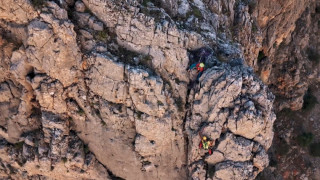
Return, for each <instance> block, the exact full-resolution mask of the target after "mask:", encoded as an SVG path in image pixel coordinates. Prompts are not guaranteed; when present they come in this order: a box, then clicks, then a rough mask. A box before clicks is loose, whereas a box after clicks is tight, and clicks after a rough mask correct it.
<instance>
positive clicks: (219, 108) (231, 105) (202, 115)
mask: <svg viewBox="0 0 320 180" xmlns="http://www.w3.org/2000/svg"><path fill="white" fill-rule="evenodd" d="M273 100H274V96H273V95H272V94H271V92H270V91H268V90H267V88H266V86H265V85H263V84H262V82H261V81H259V80H258V79H257V77H255V76H254V75H253V71H252V69H250V68H248V67H244V66H243V65H241V63H240V64H239V63H235V62H231V63H230V64H220V65H219V63H218V65H216V66H213V67H212V68H210V69H208V70H206V72H205V73H204V74H203V75H202V76H201V78H200V83H199V85H196V87H195V88H194V89H193V90H192V92H191V93H190V96H189V103H190V104H192V105H191V108H190V112H189V113H190V115H188V116H187V122H186V131H187V132H188V135H189V138H188V139H189V145H188V147H189V149H188V150H189V151H188V163H189V164H190V165H189V167H190V168H189V172H192V174H190V176H191V177H192V178H193V179H197V178H199V179H204V178H207V179H208V178H209V179H211V178H212V179H254V177H255V176H256V175H257V174H258V173H259V172H260V171H262V170H263V169H264V168H265V167H266V166H268V163H269V160H268V155H267V154H266V150H267V149H269V147H270V146H271V143H272V138H271V137H273V131H272V125H273V122H274V120H275V114H274V113H273V112H272V107H273V106H272V105H273ZM199 135H200V136H207V137H208V138H209V139H211V140H213V141H214V148H213V154H212V155H209V154H208V153H207V152H206V151H204V150H202V149H199V148H198V144H199V143H200V141H201V137H199ZM205 166H209V167H210V168H209V169H210V170H209V171H208V170H207V171H204V170H205V169H206V168H207V167H205Z"/></svg>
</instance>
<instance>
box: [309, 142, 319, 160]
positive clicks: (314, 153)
mask: <svg viewBox="0 0 320 180" xmlns="http://www.w3.org/2000/svg"><path fill="white" fill-rule="evenodd" d="M309 152H310V154H311V155H312V156H315V157H320V143H313V144H311V145H310V146H309Z"/></svg>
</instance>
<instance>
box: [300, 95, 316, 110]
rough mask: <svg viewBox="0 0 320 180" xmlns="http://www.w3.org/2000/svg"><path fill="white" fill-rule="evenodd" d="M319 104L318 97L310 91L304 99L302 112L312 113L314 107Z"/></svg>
mask: <svg viewBox="0 0 320 180" xmlns="http://www.w3.org/2000/svg"><path fill="white" fill-rule="evenodd" d="M316 104H318V100H317V97H315V96H314V95H313V94H312V92H311V90H308V91H307V93H306V94H305V95H304V97H303V106H302V110H303V111H310V110H311V109H313V108H314V106H315V105H316Z"/></svg>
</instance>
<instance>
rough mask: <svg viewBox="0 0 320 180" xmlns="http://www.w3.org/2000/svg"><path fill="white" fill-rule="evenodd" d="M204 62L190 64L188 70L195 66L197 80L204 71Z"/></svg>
mask: <svg viewBox="0 0 320 180" xmlns="http://www.w3.org/2000/svg"><path fill="white" fill-rule="evenodd" d="M204 66H205V65H204V63H203V62H199V63H194V64H192V65H191V66H190V68H189V69H190V70H192V69H194V68H197V71H198V75H197V81H198V80H199V78H200V77H201V75H202V73H203V71H204Z"/></svg>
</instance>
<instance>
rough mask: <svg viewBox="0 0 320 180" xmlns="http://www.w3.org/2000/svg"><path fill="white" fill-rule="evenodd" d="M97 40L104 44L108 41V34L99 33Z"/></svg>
mask: <svg viewBox="0 0 320 180" xmlns="http://www.w3.org/2000/svg"><path fill="white" fill-rule="evenodd" d="M95 37H96V39H97V40H99V41H102V42H107V41H108V32H107V31H106V30H103V31H99V32H97V33H96V35H95Z"/></svg>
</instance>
